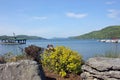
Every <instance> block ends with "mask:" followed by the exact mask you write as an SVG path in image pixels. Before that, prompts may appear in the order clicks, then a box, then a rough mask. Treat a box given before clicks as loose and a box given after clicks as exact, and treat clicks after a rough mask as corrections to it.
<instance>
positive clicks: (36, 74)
mask: <svg viewBox="0 0 120 80" xmlns="http://www.w3.org/2000/svg"><path fill="white" fill-rule="evenodd" d="M0 80H45V75H44V73H43V71H42V67H41V66H40V65H39V64H37V62H35V61H31V60H22V61H18V62H11V63H4V64H0Z"/></svg>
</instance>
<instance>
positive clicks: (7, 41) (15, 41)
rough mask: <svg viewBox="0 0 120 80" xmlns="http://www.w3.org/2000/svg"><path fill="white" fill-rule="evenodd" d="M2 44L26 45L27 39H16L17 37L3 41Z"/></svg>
mask: <svg viewBox="0 0 120 80" xmlns="http://www.w3.org/2000/svg"><path fill="white" fill-rule="evenodd" d="M1 44H26V39H22V38H15V37H11V38H4V39H1Z"/></svg>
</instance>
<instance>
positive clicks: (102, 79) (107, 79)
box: [81, 57, 120, 80]
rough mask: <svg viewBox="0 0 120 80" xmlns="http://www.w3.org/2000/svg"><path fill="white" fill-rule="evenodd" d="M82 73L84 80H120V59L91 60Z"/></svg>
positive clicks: (98, 58) (99, 58)
mask: <svg viewBox="0 0 120 80" xmlns="http://www.w3.org/2000/svg"><path fill="white" fill-rule="evenodd" d="M82 71H83V73H82V74H81V77H82V80H120V58H103V57H95V58H90V59H89V60H88V61H87V62H86V63H85V65H83V66H82Z"/></svg>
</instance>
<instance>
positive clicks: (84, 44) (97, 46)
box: [0, 39, 120, 59]
mask: <svg viewBox="0 0 120 80" xmlns="http://www.w3.org/2000/svg"><path fill="white" fill-rule="evenodd" d="M31 44H33V45H37V46H40V47H43V48H46V46H47V45H48V44H53V45H54V46H66V47H69V48H71V49H72V50H76V51H77V52H79V53H80V54H82V56H83V57H84V59H87V58H89V57H92V56H93V55H95V54H104V53H106V52H109V51H110V52H111V51H112V52H114V53H119V52H120V44H119V43H102V42H97V40H69V39H65V40H29V41H27V44H24V45H0V54H5V53H8V52H12V53H14V54H20V53H21V50H22V49H23V48H24V47H26V46H29V45H31Z"/></svg>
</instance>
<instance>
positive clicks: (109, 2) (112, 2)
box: [106, 1, 116, 5]
mask: <svg viewBox="0 0 120 80" xmlns="http://www.w3.org/2000/svg"><path fill="white" fill-rule="evenodd" d="M115 3H116V2H115V1H108V2H106V4H108V5H111V4H115Z"/></svg>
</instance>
